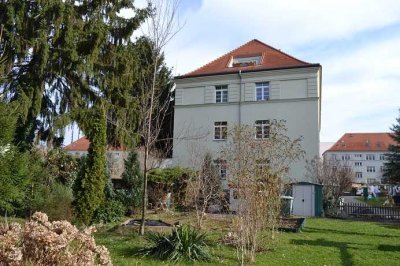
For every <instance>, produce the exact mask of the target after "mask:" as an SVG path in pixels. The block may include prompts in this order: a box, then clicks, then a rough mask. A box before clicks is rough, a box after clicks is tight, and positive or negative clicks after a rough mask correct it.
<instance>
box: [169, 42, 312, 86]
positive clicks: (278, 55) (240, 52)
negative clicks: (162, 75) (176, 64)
mask: <svg viewBox="0 0 400 266" xmlns="http://www.w3.org/2000/svg"><path fill="white" fill-rule="evenodd" d="M251 56H260V57H261V62H260V64H258V65H248V66H230V64H231V61H232V59H233V58H242V57H251ZM311 66H320V65H319V64H310V63H307V62H304V61H301V60H299V59H297V58H294V57H293V56H290V55H288V54H286V53H284V52H282V51H280V50H278V49H276V48H273V47H271V46H269V45H267V44H265V43H263V42H261V41H259V40H257V39H254V40H251V41H249V42H247V43H245V44H243V45H242V46H240V47H238V48H236V49H235V50H232V51H230V52H228V53H226V54H224V55H223V56H221V57H219V58H217V59H215V60H214V61H212V62H210V63H208V64H206V65H204V66H202V67H200V68H198V69H196V70H194V71H192V72H189V73H187V74H185V75H182V76H178V77H175V78H176V79H182V78H189V77H199V76H209V75H219V74H228V73H237V72H238V71H239V70H241V71H242V72H252V71H259V70H272V69H284V68H297V67H311Z"/></svg>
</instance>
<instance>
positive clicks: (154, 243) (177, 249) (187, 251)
mask: <svg viewBox="0 0 400 266" xmlns="http://www.w3.org/2000/svg"><path fill="white" fill-rule="evenodd" d="M145 238H146V240H147V241H149V242H150V243H151V246H150V247H148V248H143V249H141V250H140V251H139V254H141V255H143V256H148V255H151V256H154V257H156V258H159V259H162V260H170V261H173V262H177V261H179V260H182V259H183V260H187V261H193V262H194V261H209V260H210V259H211V255H210V254H209V252H208V249H207V243H206V241H207V239H206V234H205V233H200V231H198V230H196V229H194V228H193V227H191V226H189V225H182V226H178V227H176V228H174V229H173V230H172V233H171V234H170V235H165V234H162V233H153V232H150V233H148V234H147V235H146V237H145Z"/></svg>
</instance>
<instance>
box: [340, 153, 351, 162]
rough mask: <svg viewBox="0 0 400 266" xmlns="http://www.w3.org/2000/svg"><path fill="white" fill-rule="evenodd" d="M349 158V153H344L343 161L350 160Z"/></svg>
mask: <svg viewBox="0 0 400 266" xmlns="http://www.w3.org/2000/svg"><path fill="white" fill-rule="evenodd" d="M348 160H350V155H349V154H345V155H342V161H348Z"/></svg>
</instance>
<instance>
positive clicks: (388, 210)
mask: <svg viewBox="0 0 400 266" xmlns="http://www.w3.org/2000/svg"><path fill="white" fill-rule="evenodd" d="M339 211H340V213H341V214H342V215H343V216H346V217H357V218H366V219H381V220H400V207H386V206H384V207H374V206H370V205H367V204H363V203H343V204H340V206H339Z"/></svg>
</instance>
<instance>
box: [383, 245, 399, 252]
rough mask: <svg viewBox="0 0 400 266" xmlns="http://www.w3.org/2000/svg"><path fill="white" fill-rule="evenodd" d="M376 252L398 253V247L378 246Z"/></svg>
mask: <svg viewBox="0 0 400 266" xmlns="http://www.w3.org/2000/svg"><path fill="white" fill-rule="evenodd" d="M378 250H380V251H391V252H399V251H400V246H399V245H397V246H394V245H379V246H378Z"/></svg>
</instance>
